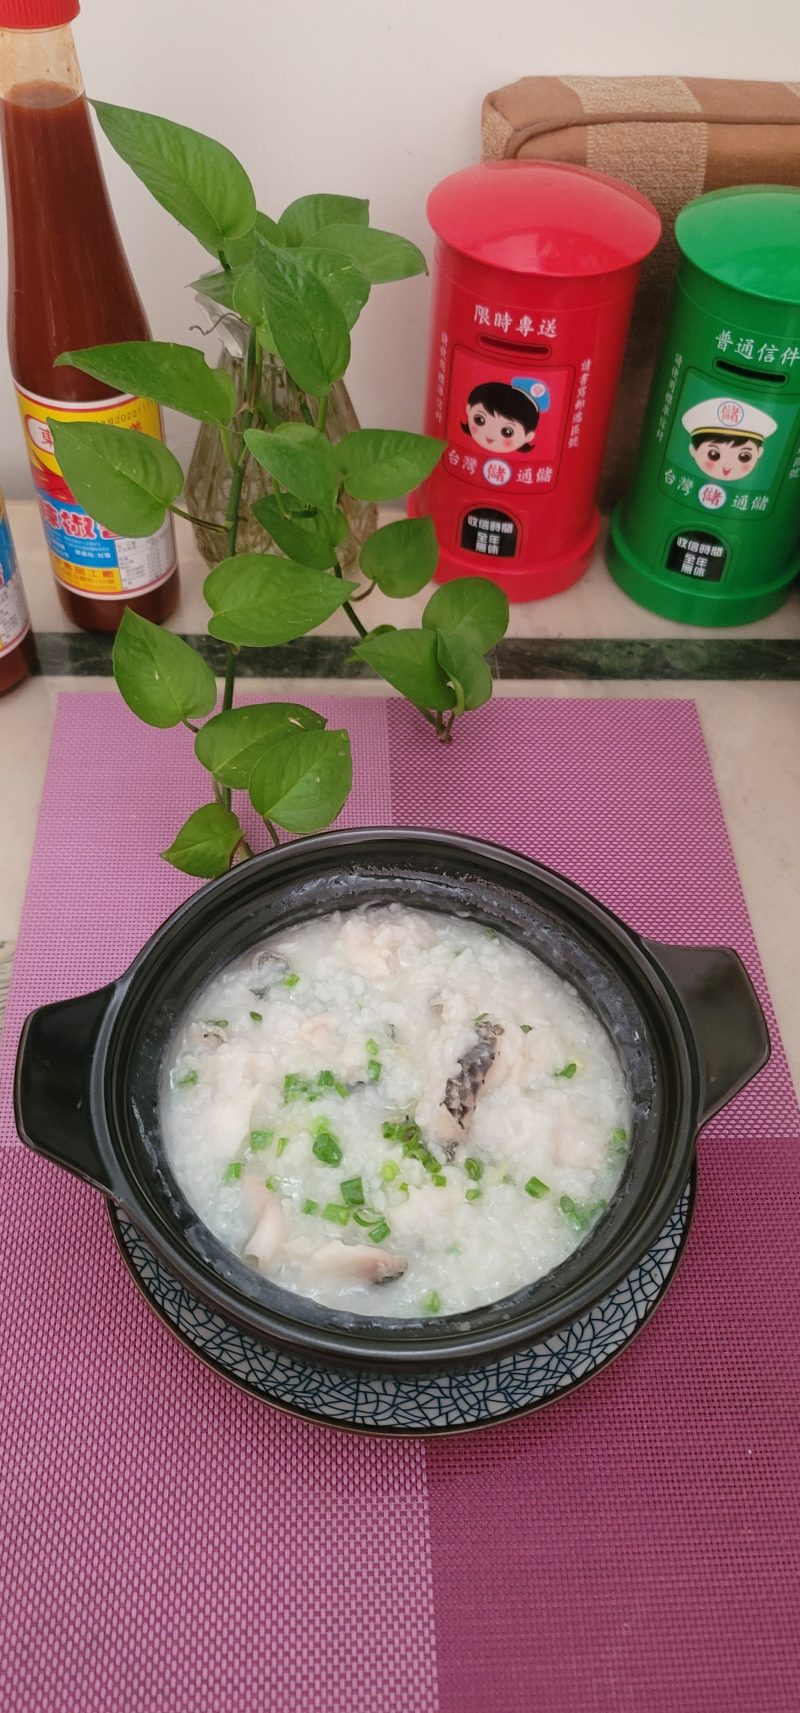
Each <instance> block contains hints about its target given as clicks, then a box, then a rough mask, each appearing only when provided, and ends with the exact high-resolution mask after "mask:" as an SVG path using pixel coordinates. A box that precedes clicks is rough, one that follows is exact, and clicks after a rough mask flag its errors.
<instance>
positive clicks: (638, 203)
mask: <svg viewBox="0 0 800 1713" xmlns="http://www.w3.org/2000/svg"><path fill="white" fill-rule="evenodd" d="M1 3H2V0H0V4H1ZM428 219H429V220H430V223H431V225H432V227H433V229H434V232H436V233H438V235H439V237H440V238H443V239H444V241H445V243H446V244H450V245H451V246H452V248H453V249H454V250H458V251H460V252H461V254H462V255H464V256H471V257H473V259H474V260H475V261H479V262H487V263H489V264H490V266H492V267H495V268H507V269H509V271H510V272H512V273H519V274H541V275H545V276H550V277H553V278H564V277H565V276H568V277H570V278H574V277H575V276H576V275H586V274H611V273H615V272H616V270H617V269H618V268H628V267H631V266H632V264H633V263H635V262H640V261H641V260H642V257H643V256H646V255H648V253H649V251H650V250H652V249H653V248H654V247H655V245H656V244H657V243H658V240H659V238H660V236H661V221H660V219H659V217H658V214H657V212H656V210H655V208H654V207H653V204H652V202H648V200H647V197H646V196H642V195H640V193H639V191H638V190H633V189H632V188H631V186H630V185H629V184H621V183H620V181H619V179H616V178H609V177H608V176H607V174H606V173H600V172H590V171H589V170H588V168H586V167H574V166H566V165H562V164H560V163H559V162H558V161H486V162H484V164H483V165H482V166H477V167H466V168H465V170H464V171H463V172H456V173H453V174H452V175H451V177H450V178H445V179H442V182H441V184H437V185H436V187H435V189H434V190H432V191H431V194H430V196H429V197H428Z"/></svg>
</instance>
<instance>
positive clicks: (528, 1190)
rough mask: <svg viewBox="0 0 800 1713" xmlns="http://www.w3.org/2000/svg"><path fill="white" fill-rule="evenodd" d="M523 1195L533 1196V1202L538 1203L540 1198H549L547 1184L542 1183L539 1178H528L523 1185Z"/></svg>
mask: <svg viewBox="0 0 800 1713" xmlns="http://www.w3.org/2000/svg"><path fill="white" fill-rule="evenodd" d="M525 1194H526V1196H533V1199H534V1201H540V1200H541V1198H542V1196H549V1194H550V1190H549V1187H548V1185H547V1184H543V1183H542V1180H541V1178H529V1179H528V1182H527V1184H526V1185H525Z"/></svg>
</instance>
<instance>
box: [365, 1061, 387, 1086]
mask: <svg viewBox="0 0 800 1713" xmlns="http://www.w3.org/2000/svg"><path fill="white" fill-rule="evenodd" d="M382 1070H383V1065H382V1064H381V1062H380V1059H370V1061H369V1064H368V1065H367V1081H368V1082H371V1083H377V1082H380V1080H381V1071H382Z"/></svg>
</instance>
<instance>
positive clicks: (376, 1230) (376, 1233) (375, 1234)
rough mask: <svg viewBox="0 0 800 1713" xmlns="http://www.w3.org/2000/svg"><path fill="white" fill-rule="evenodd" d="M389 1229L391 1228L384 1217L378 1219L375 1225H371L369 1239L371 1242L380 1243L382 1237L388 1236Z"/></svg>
mask: <svg viewBox="0 0 800 1713" xmlns="http://www.w3.org/2000/svg"><path fill="white" fill-rule="evenodd" d="M391 1229H392V1228H391V1226H390V1225H387V1223H386V1220H385V1219H381V1220H379V1222H378V1224H377V1225H373V1227H372V1229H371V1231H370V1233H369V1236H370V1241H371V1242H372V1243H382V1242H383V1240H384V1237H388V1236H389V1233H390V1231H391Z"/></svg>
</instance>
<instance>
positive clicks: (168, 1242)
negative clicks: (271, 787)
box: [15, 830, 769, 1374]
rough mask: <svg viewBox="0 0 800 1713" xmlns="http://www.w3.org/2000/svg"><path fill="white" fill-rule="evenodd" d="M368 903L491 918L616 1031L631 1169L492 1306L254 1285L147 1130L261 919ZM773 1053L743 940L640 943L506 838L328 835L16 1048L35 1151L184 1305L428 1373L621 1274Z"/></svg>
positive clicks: (215, 899)
mask: <svg viewBox="0 0 800 1713" xmlns="http://www.w3.org/2000/svg"><path fill="white" fill-rule="evenodd" d="M379 901H380V902H388V901H396V902H401V903H407V904H411V905H416V906H418V907H423V908H426V909H432V910H439V911H445V912H448V913H450V914H454V915H466V916H469V917H471V918H472V919H474V920H476V921H478V922H481V923H484V924H486V925H491V926H494V927H495V928H497V929H499V930H500V931H501V932H502V933H504V934H507V935H508V936H509V937H510V938H511V939H513V940H516V941H517V942H518V943H519V944H520V945H523V946H527V947H529V948H530V950H531V951H533V952H535V953H536V954H537V955H538V956H539V957H540V958H542V959H544V961H545V963H547V964H549V965H550V967H551V968H552V969H554V970H556V971H557V972H558V974H559V975H562V976H564V977H566V978H567V979H568V980H569V981H571V982H572V983H573V984H574V985H575V987H576V988H577V989H578V990H579V992H580V993H581V994H582V995H583V997H584V999H585V1000H586V1001H587V1002H588V1004H589V1005H590V1006H591V1008H592V1010H593V1011H594V1012H595V1014H596V1015H597V1016H598V1017H599V1019H600V1021H601V1022H602V1023H603V1024H604V1025H605V1027H606V1029H607V1030H608V1032H609V1034H610V1035H611V1037H612V1039H613V1041H614V1042H615V1045H616V1049H617V1052H618V1054H619V1058H620V1061H621V1063H622V1066H623V1068H624V1071H625V1075H626V1078H627V1082H628V1089H629V1093H630V1098H631V1105H632V1109H633V1123H632V1143H631V1149H630V1155H629V1159H628V1163H627V1166H626V1170H625V1174H624V1177H623V1180H622V1182H621V1184H620V1187H619V1190H618V1192H617V1194H616V1196H615V1198H614V1200H613V1201H612V1203H611V1204H610V1206H609V1208H608V1210H607V1211H606V1213H605V1214H604V1215H603V1217H602V1218H601V1220H600V1221H599V1222H598V1224H597V1225H596V1226H595V1227H594V1229H593V1230H592V1231H591V1233H590V1234H589V1236H587V1238H586V1239H585V1241H584V1242H583V1243H582V1244H581V1246H580V1248H578V1249H577V1250H575V1252H574V1253H573V1254H572V1255H571V1256H570V1257H569V1258H568V1259H567V1260H566V1261H565V1262H564V1263H563V1264H562V1265H561V1266H559V1267H557V1268H556V1269H555V1270H554V1271H553V1272H551V1273H549V1274H547V1275H546V1277H545V1278H543V1279H540V1280H539V1281H538V1282H537V1283H536V1284H535V1285H532V1286H529V1287H526V1288H525V1289H524V1290H520V1291H518V1292H516V1293H515V1294H514V1295H513V1296H510V1297H505V1298H504V1299H503V1300H502V1301H501V1302H498V1303H494V1304H491V1305H489V1306H488V1307H485V1308H480V1309H475V1310H472V1311H471V1312H469V1313H467V1314H460V1315H452V1316H442V1317H440V1318H436V1319H425V1320H424V1321H409V1320H403V1321H401V1320H387V1319H384V1318H382V1317H379V1318H367V1317H366V1316H354V1315H351V1314H342V1313H340V1312H335V1311H333V1310H330V1309H324V1308H320V1307H319V1306H318V1305H316V1304H314V1303H312V1302H310V1301H307V1300H306V1299H304V1298H301V1297H299V1296H296V1295H295V1294H294V1293H290V1292H286V1291H283V1290H281V1289H279V1288H278V1287H277V1286H275V1285H273V1284H270V1283H269V1282H268V1281H267V1280H265V1279H262V1278H261V1277H260V1276H259V1275H258V1274H257V1273H255V1272H254V1271H252V1270H251V1269H250V1268H249V1267H246V1266H244V1264H243V1263H242V1262H240V1261H239V1260H238V1259H237V1258H236V1257H235V1256H234V1255H232V1254H231V1252H230V1251H229V1250H227V1249H225V1248H224V1247H223V1246H222V1244H220V1243H219V1242H218V1241H217V1240H216V1239H215V1238H214V1237H213V1236H212V1234H211V1233H210V1232H209V1230H208V1229H207V1227H206V1226H204V1225H203V1224H201V1222H200V1221H199V1220H198V1218H197V1215H196V1214H194V1213H193V1212H192V1209H191V1208H190V1207H189V1205H188V1203H187V1202H186V1200H185V1199H184V1197H183V1195H182V1193H181V1191H180V1190H179V1188H178V1186H177V1184H176V1182H175V1180H174V1178H173V1176H172V1174H171V1172H170V1169H169V1166H168V1165H167V1163H166V1160H165V1158H164V1154H163V1149H162V1143H161V1137H160V1131H159V1118H158V1094H159V1083H160V1077H161V1067H162V1061H163V1057H164V1053H165V1049H166V1046H167V1043H168V1042H169V1039H170V1037H171V1035H172V1031H173V1028H174V1026H175V1024H176V1022H177V1020H178V1018H179V1016H180V1015H181V1013H182V1012H183V1010H184V1008H185V1006H186V1005H187V1003H188V1001H189V999H190V998H191V996H192V994H193V993H194V991H195V990H196V989H197V988H198V987H199V986H200V985H201V984H202V983H204V982H205V981H206V980H207V979H208V978H209V976H210V975H211V974H212V973H214V972H215V971H216V970H217V969H218V968H219V967H220V965H221V964H223V963H226V962H227V961H228V960H229V959H231V958H234V957H238V956H239V955H240V954H241V953H243V952H245V951H246V950H247V949H248V948H249V947H250V946H252V945H254V944H255V943H257V942H258V941H259V940H262V939H263V938H264V937H265V936H266V935H268V934H270V933H271V932H273V931H275V930H278V929H283V928H286V927H288V926H290V925H291V924H293V923H297V922H302V921H304V920H306V919H308V918H309V917H312V916H316V915H318V914H320V913H321V912H324V911H329V910H338V909H345V910H346V909H350V908H352V907H354V906H355V905H358V904H366V903H376V902H379ZM768 1057H769V1038H768V1035H767V1030H766V1025H765V1022H764V1018H763V1015H762V1012H761V1008H760V1006H759V1004H758V1000H757V998H756V996H755V993H754V991H753V988H752V985H751V983H750V980H749V977H748V976H747V973H746V971H745V969H744V967H743V965H742V964H741V962H740V960H739V958H738V957H737V956H736V954H735V952H732V951H728V950H724V949H720V948H715V949H704V948H703V949H700V948H689V947H682V946H664V945H658V944H655V943H653V942H652V941H648V940H643V939H641V938H639V936H638V935H636V934H634V933H632V932H631V930H630V929H629V928H626V927H625V926H624V924H623V923H622V922H620V921H619V920H618V919H617V918H616V917H615V916H613V915H611V913H610V912H609V911H608V910H605V909H604V908H603V906H602V905H600V904H598V903H597V902H596V901H595V900H594V899H593V898H591V897H590V896H589V895H588V894H587V893H585V892H583V891H582V890H581V889H580V887H577V886H573V885H572V884H571V882H570V881H568V880H565V879H563V878H562V877H561V876H560V875H558V874H555V873H554V872H553V871H552V870H551V869H547V868H542V867H541V866H540V865H539V864H537V863H534V862H529V861H528V860H527V859H526V858H524V857H521V856H517V855H515V854H514V853H513V852H512V851H507V850H503V849H502V848H500V847H499V846H495V845H488V844H482V843H478V842H476V841H474V840H470V839H462V838H456V837H449V836H447V835H445V834H440V833H426V832H404V831H394V830H392V831H381V830H376V831H365V832H353V833H351V832H338V833H326V834H322V835H320V836H319V837H317V838H311V839H304V840H302V841H300V842H299V843H297V844H293V845H288V846H285V847H283V848H282V849H281V850H279V851H274V852H270V853H268V854H267V855H265V856H262V857H258V858H256V859H255V860H253V861H252V862H247V863H244V864H242V865H241V867H238V868H235V869H234V870H233V871H232V872H231V873H230V874H227V875H225V876H224V877H223V878H222V879H221V880H217V881H214V882H212V883H211V884H210V885H208V886H204V887H203V888H202V890H201V891H200V892H197V893H195V895H194V896H193V897H192V898H190V899H189V901H188V903H186V904H184V905H183V906H182V907H181V908H180V909H179V910H177V911H176V912H175V914H174V915H173V916H171V917H170V918H169V920H168V921H167V922H165V923H164V925H163V927H161V928H159V930H158V932H157V933H156V934H154V936H153V938H152V939H151V940H150V941H149V943H148V945H147V946H145V948H144V951H143V952H141V953H140V955H139V957H138V958H137V959H136V962H135V963H134V964H133V965H132V967H131V968H130V969H129V970H128V971H127V973H126V974H125V975H123V976H121V977H120V979H119V981H116V982H113V983H112V984H111V986H109V987H105V988H103V989H101V990H100V991H99V992H98V993H91V994H86V995H85V996H84V997H83V998H81V999H73V1000H70V1001H67V1002H65V1003H63V1004H58V1005H48V1006H44V1007H43V1008H42V1009H41V1010H40V1011H35V1012H34V1013H33V1014H32V1016H31V1017H29V1018H28V1020H27V1023H26V1025H25V1029H24V1031H23V1035H22V1040H21V1042H20V1049H19V1057H18V1061H17V1072H16V1087H15V1100H16V1117H17V1126H18V1129H19V1132H20V1135H21V1137H22V1138H23V1141H25V1142H27V1144H28V1146H29V1147H31V1148H33V1149H35V1150H36V1151H37V1153H40V1154H44V1155H46V1156H47V1158H48V1159H51V1160H54V1161H56V1162H57V1163H58V1164H59V1165H62V1166H66V1167H68V1168H69V1170H70V1171H72V1172H76V1173H77V1174H78V1175H79V1176H80V1177H82V1178H86V1179H87V1180H88V1181H89V1182H90V1183H91V1184H94V1185H95V1186H96V1187H97V1188H98V1189H99V1190H101V1191H102V1192H103V1194H104V1195H106V1196H110V1197H112V1198H113V1200H114V1201H115V1202H117V1203H119V1205H120V1206H121V1207H123V1208H124V1209H125V1210H126V1212H127V1213H128V1214H129V1216H130V1218H131V1219H132V1220H133V1221H134V1223H135V1225H136V1226H137V1227H138V1228H139V1230H140V1231H141V1233H142V1234H143V1236H144V1237H145V1238H146V1239H147V1241H148V1243H150V1245H151V1246H152V1248H153V1249H154V1250H155V1251H156V1252H157V1253H158V1254H159V1255H160V1256H161V1257H162V1258H163V1260H164V1261H165V1262H166V1264H167V1266H168V1267H169V1268H170V1269H171V1270H172V1271H173V1272H174V1273H175V1274H177V1275H178V1277H179V1278H181V1279H182V1280H183V1281H184V1282H185V1283H186V1285H187V1286H188V1287H189V1288H190V1289H191V1290H192V1291H193V1292H194V1293H195V1294H196V1295H197V1296H198V1297H201V1298H202V1299H204V1301H205V1302H207V1303H208V1304H210V1305H211V1306H212V1307H213V1308H215V1309H217V1310H218V1311H219V1312H220V1313H221V1314H222V1315H224V1316H226V1317H227V1318H228V1319H229V1320H231V1321H234V1322H236V1323H237V1324H238V1325H239V1326H241V1327H244V1328H245V1329H246V1330H247V1331H248V1332H250V1333H252V1334H253V1335H255V1336H256V1337H258V1338H260V1339H261V1340H262V1341H263V1342H264V1343H265V1344H267V1345H272V1346H277V1347H279V1348H281V1349H284V1350H289V1351H292V1352H294V1353H295V1354H297V1355H301V1356H303V1357H305V1358H306V1360H311V1361H316V1362H318V1363H320V1364H322V1365H324V1366H338V1367H346V1368H353V1367H356V1368H364V1369H373V1370H382V1371H387V1370H388V1371H395V1372H402V1373H404V1374H409V1373H419V1374H423V1373H425V1372H430V1371H434V1370H439V1371H441V1370H446V1369H455V1368H458V1367H459V1366H466V1365H467V1364H471V1363H474V1362H476V1361H480V1360H482V1359H490V1358H495V1357H497V1356H500V1355H503V1354H505V1353H507V1352H510V1351H512V1350H514V1349H517V1348H520V1347H522V1346H523V1345H527V1344H532V1343H534V1342H535V1341H536V1340H538V1339H540V1338H542V1337H545V1336H546V1335H547V1334H548V1333H550V1332H552V1331H554V1330H555V1329H556V1328H558V1327H561V1326H563V1325H564V1324H566V1323H567V1322H569V1321H571V1320H573V1319H574V1318H575V1317H576V1316H577V1315H579V1314H581V1313H582V1312H583V1311H584V1310H585V1309H587V1308H589V1307H590V1306H591V1305H592V1303H594V1302H596V1301H597V1300H598V1299H599V1298H600V1297H601V1296H603V1295H604V1294H605V1292H606V1291H608V1290H610V1289H611V1288H612V1287H613V1286H614V1285H616V1284H617V1283H618V1282H619V1280H620V1279H622V1278H623V1277H624V1276H625V1275H626V1274H627V1273H628V1272H629V1271H630V1270H631V1268H633V1267H634V1266H635V1265H636V1264H637V1263H638V1262H639V1261H640V1260H641V1258H642V1257H643V1256H644V1255H645V1254H646V1253H647V1250H648V1249H649V1248H650V1246H651V1244H652V1243H653V1242H654V1240H655V1238H656V1237H657V1235H658V1233H659V1231H660V1230H661V1228H662V1226H663V1225H664V1223H665V1221H666V1219H667V1218H668V1216H669V1214H670V1213H671V1211H672V1209H673V1207H674V1206H675V1203H676V1201H677V1200H678V1197H679V1196H680V1193H681V1191H682V1189H683V1187H684V1184H685V1183H686V1179H687V1177H688V1174H689V1170H690V1167H691V1164H692V1157H693V1153H694V1146H695V1139H696V1136H697V1131H698V1129H699V1127H700V1126H701V1125H702V1124H704V1123H705V1121H706V1119H708V1118H710V1117H711V1115H712V1113H714V1112H717V1111H718V1110H719V1108H720V1107H721V1106H723V1105H724V1104H725V1102H726V1101H728V1100H730V1098H731V1096H732V1095H733V1094H735V1093H736V1091H737V1090H738V1089H740V1088H742V1086H743V1085H744V1084H745V1083H746V1082H748V1081H749V1079H750V1078H751V1077H752V1076H754V1075H755V1073H756V1072H757V1071H758V1070H760V1069H761V1067H762V1066H763V1065H764V1064H765V1063H766V1061H767V1058H768ZM87 1287H88V1281H87ZM87 1296H88V1289H87Z"/></svg>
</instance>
